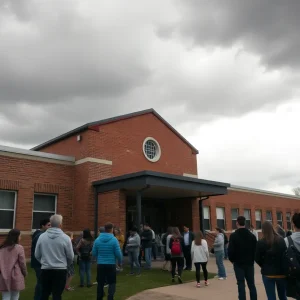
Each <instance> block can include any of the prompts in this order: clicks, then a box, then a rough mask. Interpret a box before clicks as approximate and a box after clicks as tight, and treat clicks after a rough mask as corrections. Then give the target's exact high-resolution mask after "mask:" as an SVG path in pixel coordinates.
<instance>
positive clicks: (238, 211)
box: [230, 208, 240, 230]
mask: <svg viewBox="0 0 300 300" xmlns="http://www.w3.org/2000/svg"><path fill="white" fill-rule="evenodd" d="M233 209H235V210H236V211H237V217H236V219H232V210H233ZM239 213H240V210H239V209H238V208H231V209H230V215H231V227H232V221H235V222H237V218H238V216H239ZM232 230H236V229H233V228H232Z"/></svg>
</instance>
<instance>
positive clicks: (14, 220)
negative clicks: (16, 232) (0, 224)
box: [0, 189, 18, 233]
mask: <svg viewBox="0 0 300 300" xmlns="http://www.w3.org/2000/svg"><path fill="white" fill-rule="evenodd" d="M0 191H4V192H9V193H14V194H15V202H14V209H0V210H5V211H13V212H14V218H13V228H15V226H16V214H17V195H18V192H17V191H10V190H2V189H0ZM13 228H11V229H2V228H0V233H1V232H3V233H6V232H9V231H11V230H12V229H13Z"/></svg>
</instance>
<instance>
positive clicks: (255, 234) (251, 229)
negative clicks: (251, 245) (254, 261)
mask: <svg viewBox="0 0 300 300" xmlns="http://www.w3.org/2000/svg"><path fill="white" fill-rule="evenodd" d="M250 232H252V234H254V236H255V238H256V240H257V241H258V232H257V231H256V230H255V228H254V226H253V225H252V224H251V225H250Z"/></svg>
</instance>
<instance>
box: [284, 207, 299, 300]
mask: <svg viewBox="0 0 300 300" xmlns="http://www.w3.org/2000/svg"><path fill="white" fill-rule="evenodd" d="M292 222H293V225H294V232H293V233H292V235H291V236H290V238H291V239H292V243H293V244H294V246H295V248H296V250H298V252H297V251H296V255H297V256H298V255H299V256H300V213H295V214H294V215H293V218H292ZM284 240H285V243H286V246H287V247H288V248H289V249H288V252H289V251H290V250H291V249H290V246H292V245H290V242H289V238H288V237H286V238H285V239H284ZM299 256H298V257H299ZM298 263H299V261H298V262H296V263H295V266H296V265H297V264H298ZM299 286H300V276H299V277H298V278H288V280H287V296H288V297H291V298H293V299H298V300H299V299H300V296H299V295H300V288H299Z"/></svg>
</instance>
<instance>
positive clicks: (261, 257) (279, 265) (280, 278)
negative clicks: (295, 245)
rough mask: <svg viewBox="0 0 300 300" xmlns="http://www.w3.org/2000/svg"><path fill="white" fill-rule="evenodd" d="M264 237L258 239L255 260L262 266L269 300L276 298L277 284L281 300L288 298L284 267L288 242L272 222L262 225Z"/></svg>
mask: <svg viewBox="0 0 300 300" xmlns="http://www.w3.org/2000/svg"><path fill="white" fill-rule="evenodd" d="M262 234H263V238H262V239H261V240H260V241H258V243H257V247H256V254H255V261H256V263H257V264H258V265H259V266H260V267H261V274H262V278H263V283H264V286H265V290H266V294H267V297H268V300H276V292H275V286H276V288H277V293H278V297H279V299H280V300H287V297H286V278H285V275H284V268H283V259H282V258H283V255H284V253H285V251H286V244H285V241H284V239H283V238H282V237H280V236H279V235H278V233H277V232H276V231H275V230H274V228H273V226H272V224H271V223H270V222H265V223H264V224H263V225H262Z"/></svg>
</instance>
